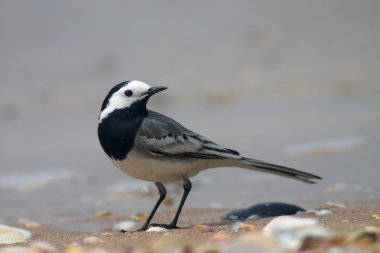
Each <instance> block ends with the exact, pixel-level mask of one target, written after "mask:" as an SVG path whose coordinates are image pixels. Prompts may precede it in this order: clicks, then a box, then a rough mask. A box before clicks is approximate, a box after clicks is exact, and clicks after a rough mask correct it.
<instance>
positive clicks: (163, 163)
mask: <svg viewBox="0 0 380 253" xmlns="http://www.w3.org/2000/svg"><path fill="white" fill-rule="evenodd" d="M112 162H113V164H114V165H115V166H116V167H117V168H119V169H120V170H121V171H123V172H124V173H126V174H128V175H129V176H131V177H134V178H138V179H141V180H145V181H151V182H171V181H177V180H182V179H183V177H184V176H186V177H192V176H195V175H196V174H197V173H198V172H199V171H201V170H203V169H206V168H207V167H208V166H207V161H206V160H197V159H195V160H185V159H181V160H180V161H179V160H174V159H172V160H170V161H169V160H168V159H153V157H152V158H150V157H146V156H143V155H141V154H140V153H139V152H136V151H135V150H134V149H132V150H131V151H130V152H129V153H128V157H127V159H125V160H123V161H117V160H112Z"/></svg>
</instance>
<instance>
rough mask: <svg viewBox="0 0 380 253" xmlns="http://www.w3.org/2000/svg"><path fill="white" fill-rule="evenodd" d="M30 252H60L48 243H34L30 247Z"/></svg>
mask: <svg viewBox="0 0 380 253" xmlns="http://www.w3.org/2000/svg"><path fill="white" fill-rule="evenodd" d="M29 249H30V252H34V253H58V250H57V249H56V248H55V247H54V246H53V245H51V244H50V243H48V242H43V241H39V242H33V243H31V244H30V246H29Z"/></svg>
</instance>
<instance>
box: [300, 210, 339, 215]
mask: <svg viewBox="0 0 380 253" xmlns="http://www.w3.org/2000/svg"><path fill="white" fill-rule="evenodd" d="M305 214H311V215H316V216H324V215H331V214H333V213H332V212H331V211H330V210H327V209H322V210H307V211H306V212H305Z"/></svg>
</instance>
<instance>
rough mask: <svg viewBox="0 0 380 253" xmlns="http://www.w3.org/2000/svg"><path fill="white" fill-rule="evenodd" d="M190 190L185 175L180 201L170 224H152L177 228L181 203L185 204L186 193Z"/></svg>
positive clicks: (189, 184)
mask: <svg viewBox="0 0 380 253" xmlns="http://www.w3.org/2000/svg"><path fill="white" fill-rule="evenodd" d="M190 190H191V182H190V180H189V179H188V178H187V177H183V195H182V199H181V202H180V203H179V206H178V209H177V212H176V214H175V216H174V219H173V220H172V222H171V223H170V224H152V226H158V227H163V228H167V229H177V228H178V227H177V221H178V217H179V215H180V214H181V211H182V207H183V204H185V201H186V198H187V195H189V192H190Z"/></svg>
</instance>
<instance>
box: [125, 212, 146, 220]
mask: <svg viewBox="0 0 380 253" xmlns="http://www.w3.org/2000/svg"><path fill="white" fill-rule="evenodd" d="M147 218H148V215H147V214H146V213H136V214H132V215H131V216H129V219H131V220H133V221H145V220H146V219H147Z"/></svg>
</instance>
